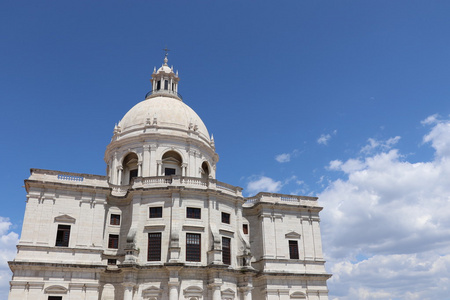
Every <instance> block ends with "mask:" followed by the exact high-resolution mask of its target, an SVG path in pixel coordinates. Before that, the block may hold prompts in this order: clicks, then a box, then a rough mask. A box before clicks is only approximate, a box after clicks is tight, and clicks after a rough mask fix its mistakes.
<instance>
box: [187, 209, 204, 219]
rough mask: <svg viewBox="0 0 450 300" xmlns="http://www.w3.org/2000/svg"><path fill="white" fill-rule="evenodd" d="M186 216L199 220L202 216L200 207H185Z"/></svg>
mask: <svg viewBox="0 0 450 300" xmlns="http://www.w3.org/2000/svg"><path fill="white" fill-rule="evenodd" d="M186 218H187V219H197V220H200V219H201V218H202V209H201V208H198V207H186Z"/></svg>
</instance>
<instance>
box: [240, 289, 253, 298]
mask: <svg viewBox="0 0 450 300" xmlns="http://www.w3.org/2000/svg"><path fill="white" fill-rule="evenodd" d="M252 289H253V288H252V287H249V286H246V287H242V288H240V290H241V293H242V295H243V296H244V298H243V300H252Z"/></svg>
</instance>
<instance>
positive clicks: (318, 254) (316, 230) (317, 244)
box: [312, 216, 323, 259]
mask: <svg viewBox="0 0 450 300" xmlns="http://www.w3.org/2000/svg"><path fill="white" fill-rule="evenodd" d="M319 222H320V219H319V217H318V216H313V217H312V231H313V240H314V257H315V258H316V259H323V253H322V239H321V237H320V225H319Z"/></svg>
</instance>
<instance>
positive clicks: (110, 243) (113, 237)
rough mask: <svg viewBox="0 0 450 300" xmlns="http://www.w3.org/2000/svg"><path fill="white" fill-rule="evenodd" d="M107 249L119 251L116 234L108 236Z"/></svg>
mask: <svg viewBox="0 0 450 300" xmlns="http://www.w3.org/2000/svg"><path fill="white" fill-rule="evenodd" d="M108 248H110V249H119V236H118V235H117V234H110V235H109V239H108Z"/></svg>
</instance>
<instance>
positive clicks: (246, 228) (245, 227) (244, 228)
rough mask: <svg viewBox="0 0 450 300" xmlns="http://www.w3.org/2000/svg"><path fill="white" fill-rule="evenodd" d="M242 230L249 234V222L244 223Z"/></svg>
mask: <svg viewBox="0 0 450 300" xmlns="http://www.w3.org/2000/svg"><path fill="white" fill-rule="evenodd" d="M242 232H244V234H248V224H242Z"/></svg>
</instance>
